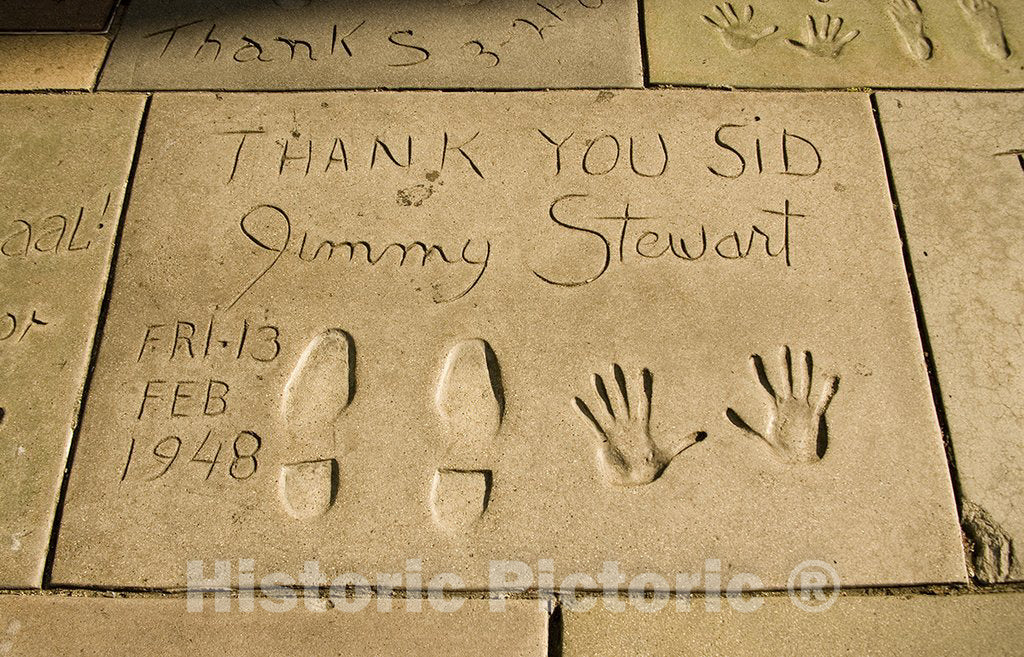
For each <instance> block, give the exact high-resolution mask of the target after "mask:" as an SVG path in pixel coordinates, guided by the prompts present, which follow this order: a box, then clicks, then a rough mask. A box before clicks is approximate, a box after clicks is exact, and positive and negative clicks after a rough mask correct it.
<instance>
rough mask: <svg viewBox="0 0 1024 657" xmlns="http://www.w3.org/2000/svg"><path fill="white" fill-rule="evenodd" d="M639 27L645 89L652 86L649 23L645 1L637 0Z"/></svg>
mask: <svg viewBox="0 0 1024 657" xmlns="http://www.w3.org/2000/svg"><path fill="white" fill-rule="evenodd" d="M636 8H637V27H638V28H639V30H638V31H639V36H640V70H641V73H643V79H644V89H648V88H650V86H651V59H650V56H649V55H648V52H647V21H646V17H645V14H644V0H636Z"/></svg>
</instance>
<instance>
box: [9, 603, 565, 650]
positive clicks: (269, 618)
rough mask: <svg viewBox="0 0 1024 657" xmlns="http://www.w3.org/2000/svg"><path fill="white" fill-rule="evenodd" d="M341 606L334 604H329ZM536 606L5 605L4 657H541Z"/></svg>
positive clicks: (543, 634)
mask: <svg viewBox="0 0 1024 657" xmlns="http://www.w3.org/2000/svg"><path fill="white" fill-rule="evenodd" d="M331 600H333V602H331ZM546 650H547V614H546V613H544V612H543V611H539V610H538V606H537V603H536V602H535V601H529V602H528V601H508V602H505V603H504V610H503V611H492V610H491V607H490V604H489V603H488V601H486V600H466V599H454V600H453V599H436V600H423V599H419V600H406V599H389V598H374V599H371V598H351V597H350V598H346V597H344V596H342V595H341V594H340V593H339V595H338V596H337V597H334V598H331V599H330V600H329V599H327V598H313V599H305V598H301V597H296V596H295V595H294V594H292V595H290V596H284V595H279V596H278V597H259V596H257V597H255V598H254V597H252V596H247V594H246V593H245V592H243V593H242V594H241V595H238V596H236V597H233V598H230V597H225V598H224V599H222V600H215V599H214V598H213V597H212V596H211V597H207V598H206V599H205V600H200V599H195V600H192V601H186V599H185V598H184V597H132V598H106V597H102V598H101V597H88V598H86V597H65V596H63V595H47V596H41V595H33V596H13V595H6V596H0V654H4V655H7V654H10V655H24V656H26V657H35V656H38V657H49V656H50V655H66V654H69V652H70V651H74V652H75V653H76V654H88V655H147V656H150V655H151V656H153V657H158V656H160V655H166V656H168V657H171V656H176V655H197V656H209V657H219V656H221V655H251V654H259V655H365V654H372V655H374V657H405V656H406V655H440V654H443V655H447V656H448V657H470V656H474V657H475V656H476V655H483V654H500V655H508V656H509V657H543V655H545V653H546Z"/></svg>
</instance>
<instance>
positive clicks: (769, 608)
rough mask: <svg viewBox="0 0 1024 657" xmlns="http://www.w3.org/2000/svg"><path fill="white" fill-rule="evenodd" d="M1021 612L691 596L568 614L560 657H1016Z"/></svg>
mask: <svg viewBox="0 0 1024 657" xmlns="http://www.w3.org/2000/svg"><path fill="white" fill-rule="evenodd" d="M796 600H798V601H800V602H801V603H803V600H802V599H800V598H796ZM808 600H811V598H808ZM598 604H600V603H598ZM641 604H644V603H643V602H641ZM646 604H647V605H650V604H651V603H650V602H649V601H648V602H647V603H646ZM824 604H826V603H825V602H824V601H822V605H824ZM716 605H717V607H716ZM1022 607H1024V595H1022V594H1021V593H996V594H988V595H954V596H941V595H912V596H911V595H899V596H891V595H884V596H883V595H868V596H857V595H850V596H846V595H844V596H841V597H838V598H836V599H834V601H833V603H832V604H831V606H821V607H813V606H808V607H807V608H806V609H803V608H800V607H798V606H796V605H795V604H793V599H790V598H788V597H786V596H779V597H770V598H755V599H747V600H742V599H738V598H737V599H733V600H723V599H720V598H711V599H709V600H704V599H701V598H694V599H693V600H692V601H691V603H690V607H689V608H688V609H687V608H686V607H683V609H684V610H682V611H678V610H677V609H676V602H675V601H669V602H668V604H667V605H665V606H664V608H662V609H660V610H658V611H653V612H650V611H649V612H646V613H645V612H643V611H640V610H639V609H637V608H632V607H627V608H626V610H625V611H622V612H613V611H608V610H606V609H603V608H601V607H597V608H595V609H594V610H593V611H587V612H583V613H580V612H571V611H566V612H563V614H562V618H563V622H564V634H563V640H562V655H564V657H619V656H620V655H645V656H646V657H677V656H678V655H715V656H716V657H748V656H749V655H786V656H787V657H820V656H821V655H872V656H873V657H903V656H904V655H942V657H974V656H975V655H987V656H991V657H1012V656H1013V655H1019V654H1020V646H1021V643H1022V642H1024V630H1022V629H1021V624H1020V613H1021V608H1022ZM644 608H645V609H656V608H657V607H653V606H651V607H644ZM808 609H811V610H816V611H808Z"/></svg>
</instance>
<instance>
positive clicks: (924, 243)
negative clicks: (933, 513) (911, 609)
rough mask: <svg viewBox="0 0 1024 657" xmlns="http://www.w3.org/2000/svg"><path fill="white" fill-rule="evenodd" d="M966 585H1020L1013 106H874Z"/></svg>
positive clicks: (1019, 270)
mask: <svg viewBox="0 0 1024 657" xmlns="http://www.w3.org/2000/svg"><path fill="white" fill-rule="evenodd" d="M878 105H879V110H880V112H881V116H882V128H883V131H884V133H885V140H886V144H887V149H888V152H889V157H890V159H891V163H892V174H893V179H894V181H895V185H896V194H897V196H898V200H899V203H900V207H901V210H902V215H903V222H904V225H905V228H906V233H907V241H908V245H909V250H910V257H911V259H912V262H913V268H914V275H915V278H916V279H917V289H918V292H919V294H920V297H921V305H922V308H923V311H924V318H925V323H926V325H927V331H928V335H929V338H930V340H931V351H932V357H933V358H934V360H935V367H936V370H937V372H936V374H937V377H938V381H939V388H940V390H941V392H942V401H943V405H944V407H945V411H946V419H947V420H948V423H949V431H950V434H951V438H952V441H953V449H954V452H955V455H956V464H957V470H958V473H959V477H960V483H961V487H962V492H963V494H964V496H965V497H966V498H967V501H965V502H964V505H963V515H964V521H965V530H966V533H967V536H968V538H969V539H970V540H972V541H973V542H974V543H975V548H976V549H975V551H974V565H975V570H976V575H978V577H980V578H981V579H984V580H989V581H1001V580H1005V579H1021V578H1024V568H1022V564H1021V563H1020V561H1019V559H1017V558H1015V557H1014V556H1013V555H1012V554H1011V552H1012V544H1013V543H1016V544H1017V545H1021V544H1024V508H1021V506H1020V504H1019V500H1020V499H1021V497H1022V496H1024V417H1022V414H1021V411H1022V408H1024V407H1022V403H1021V398H1022V395H1024V355H1022V348H1024V338H1022V336H1021V332H1020V327H1021V324H1022V323H1024V311H1022V301H1024V287H1022V286H1024V262H1022V261H1021V258H1020V256H1019V255H1018V254H1017V252H1018V250H1019V249H1020V248H1022V247H1024V234H1022V233H1021V230H1020V222H1021V207H1024V118H1022V116H1021V112H1022V110H1024V98H1021V97H1020V96H1017V95H1008V94H985V95H973V94H957V93H927V94H906V93H891V94H880V95H879V96H878Z"/></svg>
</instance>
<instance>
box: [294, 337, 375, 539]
mask: <svg viewBox="0 0 1024 657" xmlns="http://www.w3.org/2000/svg"><path fill="white" fill-rule="evenodd" d="M355 375H356V348H355V342H354V341H353V340H352V336H351V335H349V334H348V333H347V332H345V331H343V330H341V329H327V330H326V331H324V332H322V333H320V334H319V335H318V336H316V337H315V338H313V340H312V341H311V342H310V343H309V345H308V346H307V347H306V349H305V351H303V352H302V356H301V357H300V358H299V362H298V363H297V364H296V365H295V369H294V370H292V373H291V376H289V377H288V382H287V383H286V384H285V388H284V395H283V396H282V398H281V414H282V416H283V417H284V420H285V424H286V426H287V432H288V440H289V445H288V454H289V455H290V457H291V458H295V457H298V458H297V459H296V460H294V461H291V462H289V463H286V464H284V465H282V466H281V471H280V474H279V477H278V495H279V497H280V499H281V504H282V505H283V506H284V508H285V510H286V511H287V512H288V514H289V515H291V516H292V517H293V518H300V519H304V518H315V517H317V516H322V515H324V514H325V513H327V511H328V510H329V509H330V508H331V506H333V504H334V498H335V495H336V494H337V484H338V463H337V461H336V460H335V455H336V454H337V452H338V449H339V445H338V441H337V440H336V439H335V426H336V424H337V420H338V419H339V418H340V416H341V414H342V413H343V412H344V411H345V409H346V408H348V406H349V404H351V403H352V399H353V397H354V396H355V391H356V379H355Z"/></svg>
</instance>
